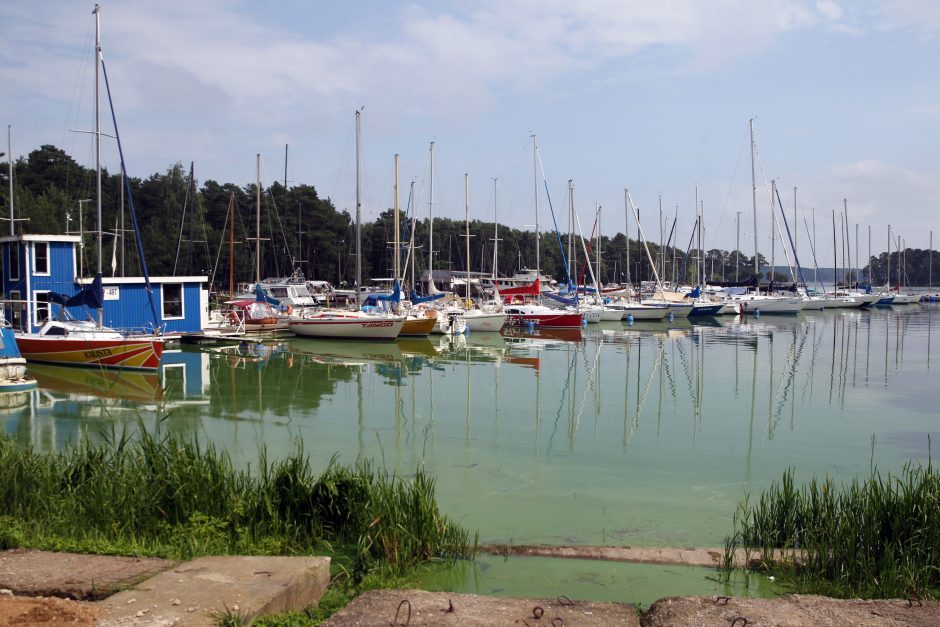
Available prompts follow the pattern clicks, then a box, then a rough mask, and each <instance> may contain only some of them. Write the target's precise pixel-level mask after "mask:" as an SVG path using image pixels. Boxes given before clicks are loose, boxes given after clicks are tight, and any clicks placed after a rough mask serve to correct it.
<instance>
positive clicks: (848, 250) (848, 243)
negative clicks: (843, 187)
mask: <svg viewBox="0 0 940 627" xmlns="http://www.w3.org/2000/svg"><path fill="white" fill-rule="evenodd" d="M842 216H843V218H844V219H845V259H846V262H845V264H843V265H844V266H845V267H847V268H848V269H849V271H848V273H847V274H846V276H845V286H846V287H848V286H849V278H850V277H851V276H852V272H853V271H854V268H852V239H851V234H850V233H849V201H848V199H846V198H843V199H842ZM857 282H858V277H856V283H857Z"/></svg>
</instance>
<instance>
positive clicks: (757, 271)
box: [748, 118, 760, 280]
mask: <svg viewBox="0 0 940 627" xmlns="http://www.w3.org/2000/svg"><path fill="white" fill-rule="evenodd" d="M748 128H749V129H750V134H751V211H752V212H753V214H754V276H755V277H758V280H759V279H760V262H759V261H758V260H757V258H758V256H759V255H758V252H757V179H756V178H755V174H754V118H751V119H750V120H749V121H748Z"/></svg>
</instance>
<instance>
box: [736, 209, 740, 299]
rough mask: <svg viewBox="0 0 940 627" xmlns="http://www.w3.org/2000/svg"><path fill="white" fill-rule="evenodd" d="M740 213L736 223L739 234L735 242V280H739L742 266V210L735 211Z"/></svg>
mask: <svg viewBox="0 0 940 627" xmlns="http://www.w3.org/2000/svg"><path fill="white" fill-rule="evenodd" d="M735 213H737V214H738V219H737V223H736V224H735V230H736V231H737V236H736V237H735V244H734V250H735V253H734V282H735V283H737V282H738V271H739V270H740V267H741V212H740V211H737V212H735Z"/></svg>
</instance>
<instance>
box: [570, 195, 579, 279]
mask: <svg viewBox="0 0 940 627" xmlns="http://www.w3.org/2000/svg"><path fill="white" fill-rule="evenodd" d="M573 230H574V182H573V181H572V180H571V179H568V276H569V277H571V276H573V275H574V272H572V264H573V263H574V258H573V256H572V253H573V252H574V231H573ZM575 291H577V286H575Z"/></svg>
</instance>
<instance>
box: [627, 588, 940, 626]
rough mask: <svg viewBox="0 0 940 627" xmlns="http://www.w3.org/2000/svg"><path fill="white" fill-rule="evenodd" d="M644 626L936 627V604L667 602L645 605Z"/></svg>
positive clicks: (791, 598)
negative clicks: (806, 626) (828, 626)
mask: <svg viewBox="0 0 940 627" xmlns="http://www.w3.org/2000/svg"><path fill="white" fill-rule="evenodd" d="M643 624H644V625H645V626H646V627H672V626H673V625H738V626H745V625H747V626H750V625H774V626H775V627H804V626H805V625H832V626H840V627H841V626H845V627H934V626H935V625H940V603H937V602H936V601H913V600H911V601H908V600H905V599H879V600H870V601H867V600H860V599H831V598H828V597H820V596H813V595H803V594H791V595H787V596H784V597H781V598H779V599H743V598H740V597H710V598H709V597H669V598H665V599H660V600H659V601H656V602H655V603H653V604H652V605H651V606H650V608H649V610H647V611H646V613H645V614H644V616H643Z"/></svg>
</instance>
